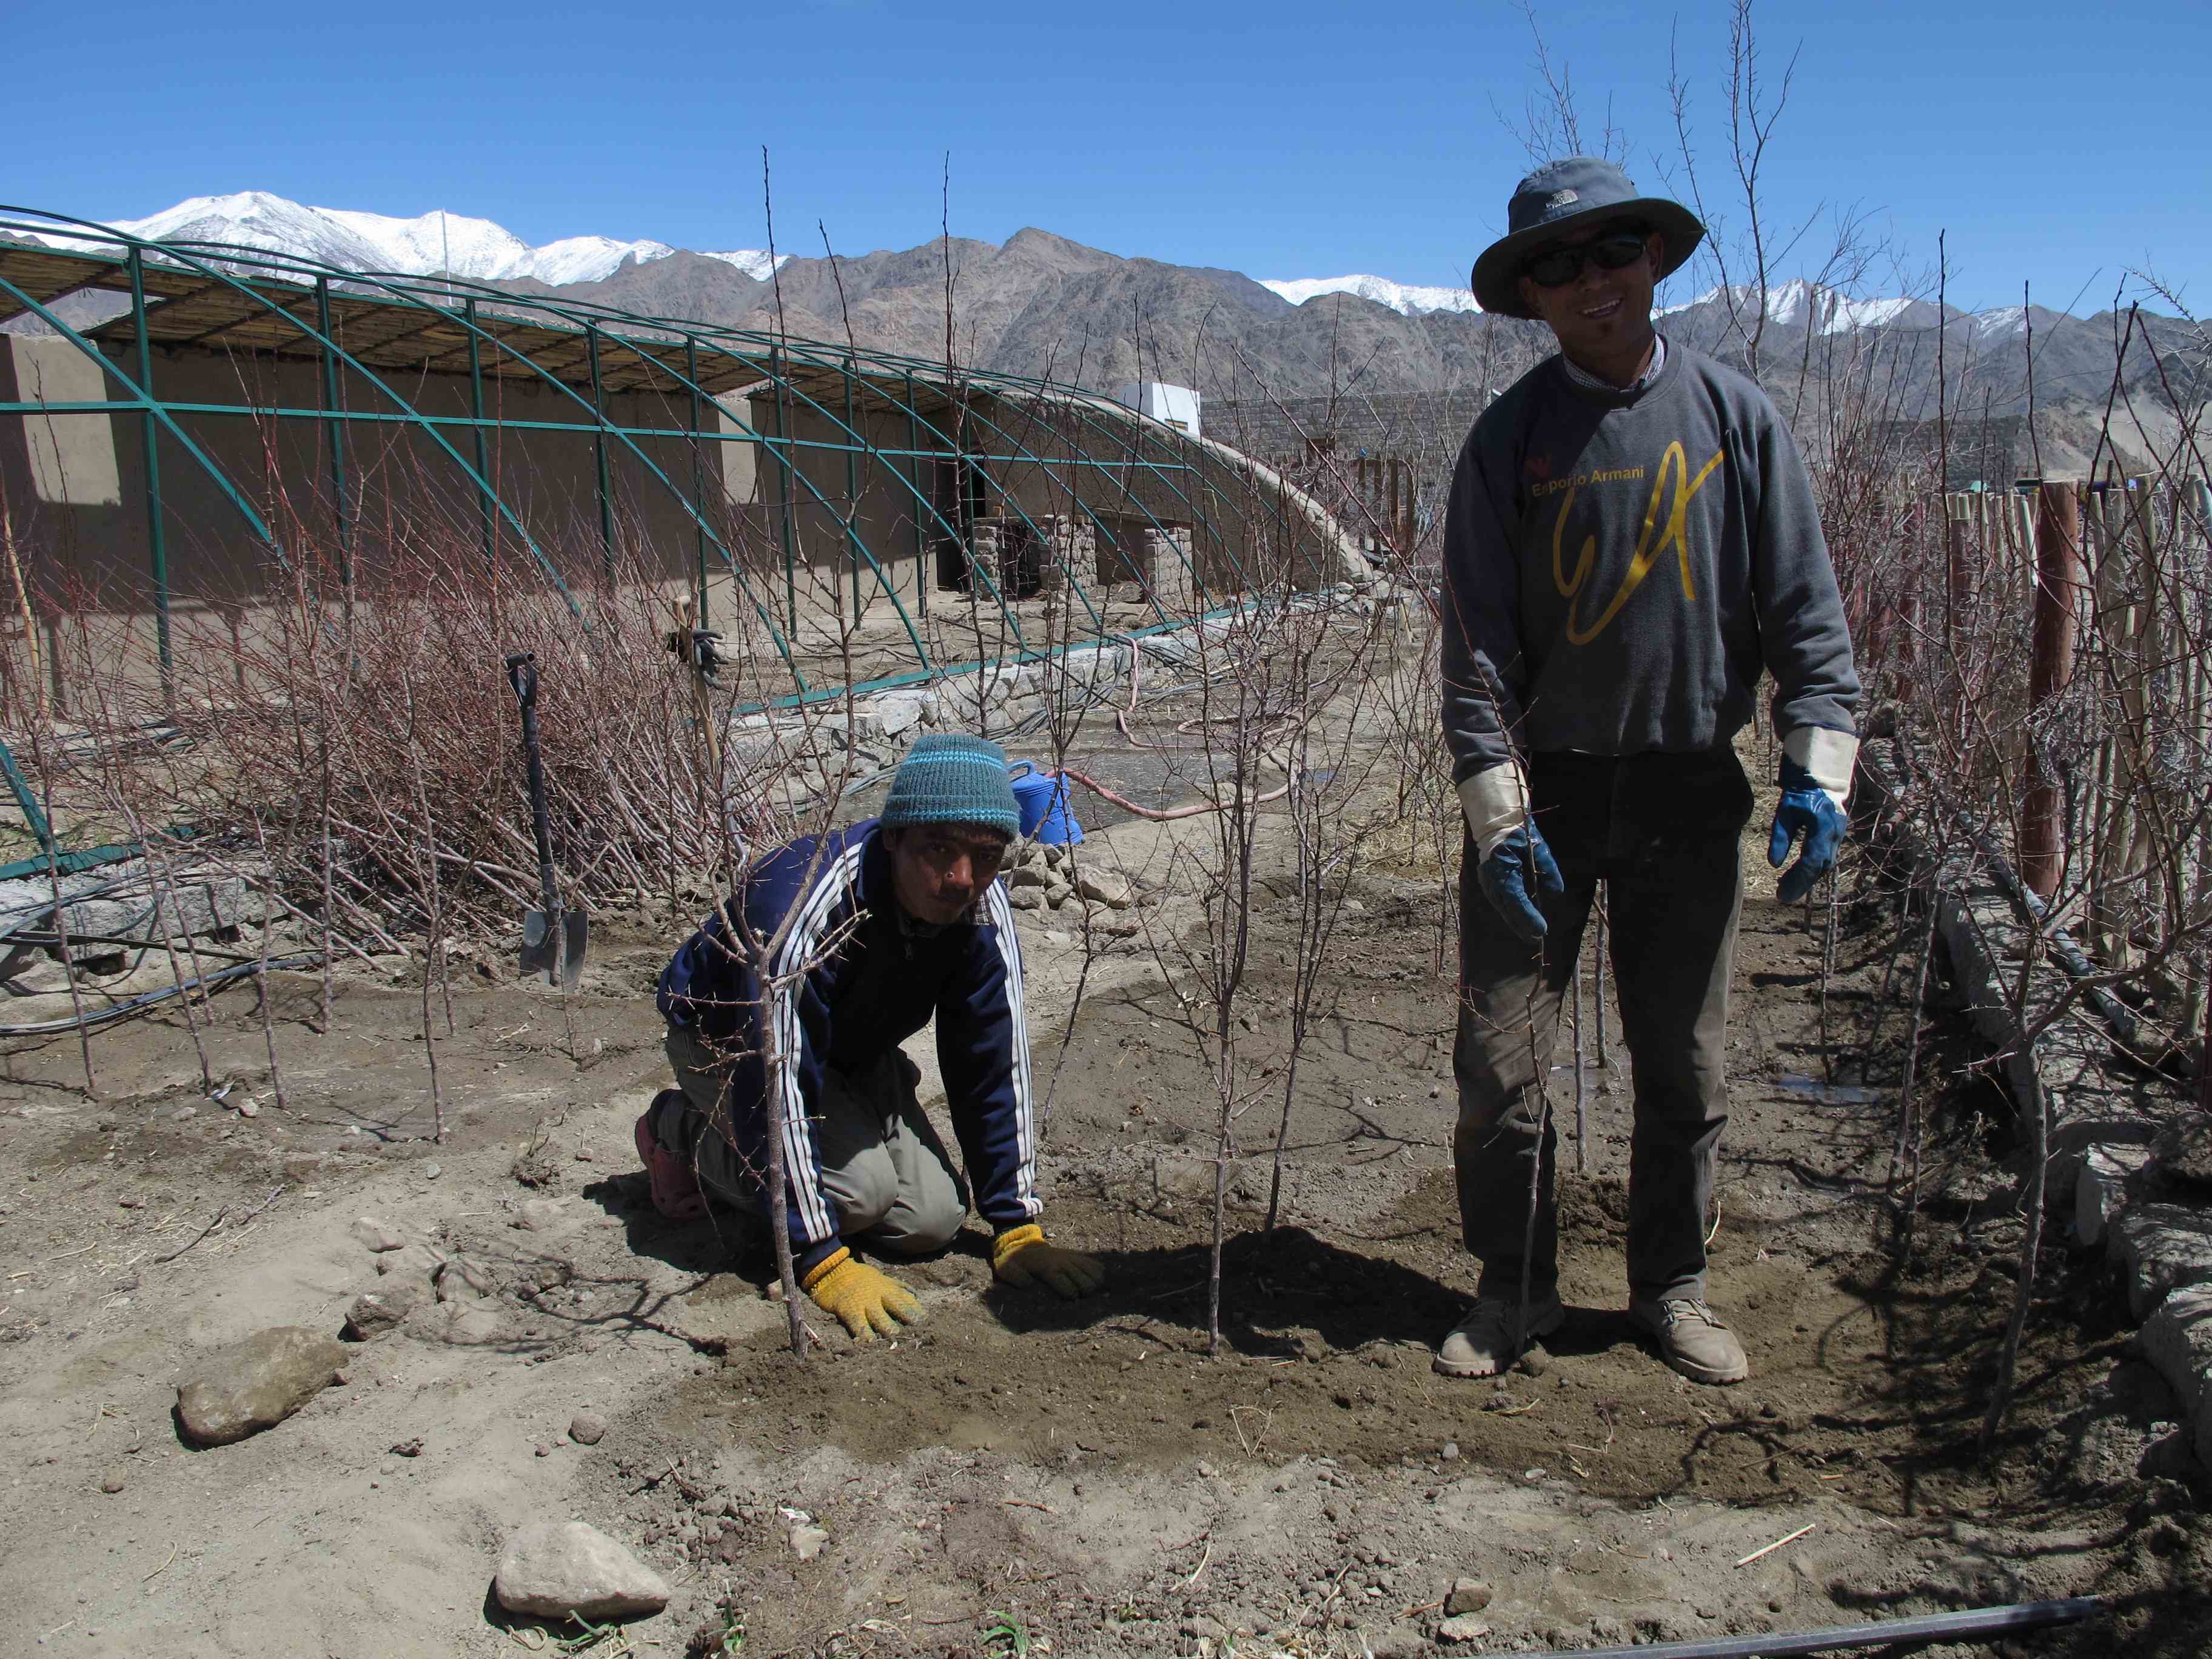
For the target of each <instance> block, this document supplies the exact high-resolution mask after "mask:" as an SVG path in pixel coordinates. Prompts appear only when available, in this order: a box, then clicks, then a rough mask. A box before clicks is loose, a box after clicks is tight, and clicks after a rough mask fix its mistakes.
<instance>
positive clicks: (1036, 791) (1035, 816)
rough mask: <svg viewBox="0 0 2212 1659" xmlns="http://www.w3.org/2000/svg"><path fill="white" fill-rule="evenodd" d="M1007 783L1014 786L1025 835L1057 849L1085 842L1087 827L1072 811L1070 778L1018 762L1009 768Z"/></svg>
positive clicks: (1024, 762)
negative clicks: (1070, 808)
mask: <svg viewBox="0 0 2212 1659" xmlns="http://www.w3.org/2000/svg"><path fill="white" fill-rule="evenodd" d="M1006 781H1007V782H1008V783H1010V784H1012V786H1013V789H1014V805H1015V807H1016V809H1017V810H1018V811H1020V813H1021V815H1022V834H1024V836H1029V837H1030V839H1032V840H1035V841H1041V842H1048V843H1050V844H1052V845H1054V846H1068V845H1072V844H1073V843H1074V842H1079V841H1081V840H1082V839H1083V826H1082V825H1081V824H1079V823H1077V822H1076V821H1075V814H1074V813H1073V811H1070V810H1069V808H1068V805H1067V780H1066V779H1065V778H1063V777H1060V776H1058V775H1054V774H1053V773H1049V772H1040V771H1038V770H1037V769H1036V767H1034V766H1032V765H1030V763H1029V762H1027V761H1015V762H1013V763H1011V764H1010V765H1008V766H1007V768H1006Z"/></svg>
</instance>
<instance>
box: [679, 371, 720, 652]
mask: <svg viewBox="0 0 2212 1659" xmlns="http://www.w3.org/2000/svg"><path fill="white" fill-rule="evenodd" d="M684 379H685V380H687V381H689V382H690V386H691V516H692V517H693V518H694V519H695V520H697V521H698V536H697V540H698V544H699V550H698V551H699V572H698V580H699V626H700V628H701V629H709V628H712V627H713V626H714V624H713V623H710V622H708V620H707V493H706V487H705V483H704V482H703V480H702V477H701V476H700V474H701V471H702V467H701V461H700V453H699V444H700V438H699V428H700V422H702V421H704V420H705V419H706V415H705V413H704V412H703V406H702V403H701V400H700V397H699V342H698V341H697V340H696V338H695V337H692V336H691V335H689V334H687V335H685V336H684ZM714 459H715V461H716V462H717V464H719V463H720V460H721V459H722V452H721V449H720V447H719V446H718V447H716V448H715V451H714Z"/></svg>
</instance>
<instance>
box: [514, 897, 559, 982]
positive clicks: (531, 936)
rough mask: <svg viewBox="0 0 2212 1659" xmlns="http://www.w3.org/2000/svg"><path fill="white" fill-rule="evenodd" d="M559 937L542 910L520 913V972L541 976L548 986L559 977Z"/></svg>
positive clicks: (526, 974)
mask: <svg viewBox="0 0 2212 1659" xmlns="http://www.w3.org/2000/svg"><path fill="white" fill-rule="evenodd" d="M560 945H561V941H560V937H559V935H558V934H556V933H555V932H554V931H553V927H552V923H551V920H550V918H549V917H548V916H547V915H546V914H545V912H544V911H543V910H525V911H524V912H523V913H522V971H523V974H524V975H525V976H528V975H532V974H543V975H545V980H546V982H547V983H548V984H551V983H553V982H554V981H556V979H557V978H558V977H559V975H560V968H561V964H560Z"/></svg>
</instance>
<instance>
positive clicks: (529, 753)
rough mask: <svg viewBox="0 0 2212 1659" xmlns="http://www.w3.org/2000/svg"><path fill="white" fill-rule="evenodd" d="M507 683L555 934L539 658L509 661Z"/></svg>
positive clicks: (542, 887) (557, 921) (541, 883)
mask: <svg viewBox="0 0 2212 1659" xmlns="http://www.w3.org/2000/svg"><path fill="white" fill-rule="evenodd" d="M507 684H510V685H512V686H513V688H514V696H515V701H516V702H520V704H521V705H522V748H523V753H524V757H525V758H526V759H527V761H528V762H529V763H530V828H531V829H532V832H534V833H535V835H536V836H537V838H538V890H539V893H540V894H541V896H543V898H544V904H545V914H546V915H547V917H548V918H549V919H550V921H551V923H552V927H553V928H554V930H555V932H556V933H557V932H558V931H559V928H560V926H561V895H560V892H559V890H558V889H556V887H555V886H554V884H553V826H552V824H551V823H550V822H549V821H548V819H547V817H546V814H545V763H544V762H543V761H541V760H540V759H539V758H538V659H537V657H536V656H535V655H534V654H533V653H529V652H522V653H518V654H516V655H514V656H512V657H509V658H508V659H507Z"/></svg>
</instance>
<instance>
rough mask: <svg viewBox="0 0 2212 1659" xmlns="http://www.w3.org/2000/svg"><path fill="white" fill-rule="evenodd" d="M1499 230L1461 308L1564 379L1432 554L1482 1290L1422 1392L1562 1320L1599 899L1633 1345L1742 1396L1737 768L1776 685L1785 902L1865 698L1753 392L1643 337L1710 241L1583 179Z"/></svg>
mask: <svg viewBox="0 0 2212 1659" xmlns="http://www.w3.org/2000/svg"><path fill="white" fill-rule="evenodd" d="M1506 219H1507V225H1508V234H1506V235H1505V236H1504V238H1502V239H1501V240H1498V242H1496V243H1494V244H1492V246H1490V247H1489V248H1487V249H1486V250H1485V251H1484V252H1483V254H1482V257H1481V258H1480V259H1478V260H1477V261H1476V262H1475V266H1474V279H1473V283H1474V294H1475V298H1476V299H1477V300H1478V301H1480V302H1481V305H1482V307H1483V309H1484V310H1486V311H1491V312H1496V313H1502V314H1504V315H1506V316H1510V317H1525V318H1531V319H1541V321H1542V322H1543V323H1544V324H1545V325H1547V326H1548V327H1549V328H1550V329H1551V331H1552V332H1553V335H1554V336H1555V337H1557V339H1558V341H1559V355H1558V356H1554V357H1551V358H1547V360H1546V361H1544V362H1541V363H1540V364H1538V365H1537V366H1536V367H1535V368H1533V369H1531V370H1530V371H1529V372H1528V374H1525V375H1523V376H1522V378H1521V379H1520V380H1518V381H1517V382H1516V383H1515V385H1514V386H1512V387H1511V388H1510V390H1508V391H1507V392H1505V393H1504V395H1503V396H1502V397H1500V398H1498V400H1497V401H1496V402H1495V403H1493V404H1491V405H1490V407H1489V408H1488V409H1487V410H1486V411H1485V412H1484V414H1483V416H1482V418H1481V419H1480V420H1479V421H1478V422H1475V427H1474V431H1473V432H1472V433H1470V434H1469V435H1468V441H1467V444H1466V447H1464V448H1463V449H1462V451H1461V452H1460V458H1459V465H1458V468H1457V471H1455V474H1454V476H1453V479H1452V491H1451V501H1450V506H1449V514H1448V517H1447V519H1446V521H1445V526H1444V551H1443V612H1444V635H1443V720H1444V736H1445V738H1446V741H1447V742H1448V743H1449V745H1450V748H1451V751H1452V761H1453V767H1452V771H1453V776H1454V779H1455V781H1456V782H1457V784H1458V787H1459V794H1460V799H1461V802H1462V805H1463V806H1464V808H1465V810H1466V816H1467V835H1466V840H1465V851H1464V853H1463V854H1462V879H1461V883H1460V895H1461V900H1460V905H1461V913H1460V987H1461V988H1460V1009H1459V1033H1458V1039H1457V1042H1456V1044H1455V1050H1454V1054H1453V1066H1454V1070H1455V1073H1457V1078H1458V1083H1459V1098H1460V1115H1459V1123H1458V1127H1457V1128H1456V1130H1455V1133H1454V1135H1453V1141H1452V1152H1453V1158H1454V1162H1455V1165H1456V1167H1457V1170H1458V1176H1459V1195H1460V1210H1461V1216H1462V1222H1463V1225H1464V1227H1465V1232H1466V1238H1467V1245H1468V1249H1469V1250H1470V1251H1471V1252H1473V1253H1474V1255H1477V1256H1479V1257H1480V1258H1481V1262H1482V1276H1481V1280H1480V1285H1479V1287H1478V1289H1477V1291H1476V1300H1475V1303H1474V1307H1473V1308H1472V1309H1471V1310H1469V1311H1468V1316H1467V1317H1466V1318H1465V1319H1464V1320H1463V1321H1462V1322H1461V1323H1460V1324H1459V1326H1458V1327H1457V1328H1455V1329H1454V1330H1453V1331H1452V1332H1451V1333H1450V1334H1449V1335H1448V1336H1447V1337H1446V1338H1445V1339H1444V1340H1443V1344H1442V1346H1440V1347H1439V1348H1438V1349H1437V1356H1436V1369H1437V1370H1439V1371H1442V1372H1444V1373H1446V1374H1447V1375H1449V1376H1490V1375H1492V1373H1494V1372H1497V1371H1499V1370H1504V1368H1505V1367H1506V1366H1507V1365H1509V1364H1511V1363H1512V1362H1513V1360H1514V1359H1515V1358H1516V1356H1517V1355H1518V1354H1519V1352H1521V1350H1522V1348H1523V1347H1524V1346H1526V1345H1527V1344H1528V1342H1529V1341H1530V1340H1533V1339H1534V1338H1536V1337H1540V1336H1542V1335H1545V1334H1547V1333H1549V1332H1551V1331H1553V1330H1554V1329H1556V1328H1558V1327H1559V1323H1560V1322H1561V1320H1562V1319H1563V1318H1564V1317H1565V1310H1563V1309H1562V1307H1561V1306H1560V1303H1559V1223H1558V1215H1557V1211H1556V1209H1555V1207H1554V1205H1553V1171H1554V1162H1555V1146H1556V1141H1557V1137H1556V1135H1555V1133H1553V1126H1552V1123H1551V1121H1550V1118H1549V1115H1548V1113H1547V1112H1546V1111H1545V1110H1544V1109H1543V1103H1542V1095H1541V1088H1542V1085H1543V1084H1544V1082H1545V1080H1546V1079H1547V1075H1548V1073H1549V1071H1550V1067H1551V1049H1552V1042H1553V1034H1554V1033H1555V1032H1556V1030H1557V1029H1558V1025H1559V1002H1560V998H1561V994H1562V993H1563V991H1564V990H1565V987H1566V986H1567V984H1568V983H1569V981H1570V980H1571V977H1572V975H1574V973H1575V969H1576V964H1577V960H1578V958H1579V956H1580V953H1581V945H1582V937H1583V925H1584V923H1585V922H1586V921H1588V919H1589V911H1590V905H1591V902H1592V899H1593V896H1594V895H1595V891H1596V888H1597V884H1598V883H1599V882H1600V881H1601V880H1603V881H1604V882H1606V883H1607V891H1608V894H1609V906H1610V909H1609V920H1610V921H1611V937H1612V940H1613V974H1614V978H1615V981H1616V982H1617V984H1618V986H1619V987H1620V1018H1621V1024H1622V1026H1623V1027H1624V1029H1625V1030H1626V1035H1627V1038H1628V1049H1629V1054H1630V1057H1631V1059H1632V1062H1633V1066H1634V1075H1635V1100H1636V1116H1635V1129H1634V1136H1633V1139H1632V1151H1631V1152H1630V1158H1629V1176H1628V1203H1629V1222H1628V1289H1629V1313H1630V1316H1631V1317H1632V1319H1633V1320H1634V1322H1636V1324H1637V1325H1638V1327H1640V1328H1642V1329H1643V1330H1644V1332H1646V1333H1647V1334H1649V1335H1650V1337H1651V1338H1652V1339H1653V1340H1655V1341H1656V1344H1657V1346H1658V1350H1659V1352H1660V1355H1661V1357H1662V1358H1664V1359H1665V1360H1666V1362H1667V1363H1668V1364H1669V1365H1671V1366H1673V1367H1674V1369H1675V1370H1678V1371H1680V1372H1681V1373H1682V1374H1683V1375H1684V1376H1688V1377H1690V1378H1692V1380H1694V1381H1696V1382H1699V1383H1734V1382H1737V1381H1740V1380H1741V1378H1743V1377H1744V1376H1746V1375H1747V1374H1748V1372H1747V1364H1746V1362H1745V1358H1744V1352H1743V1345H1742V1344H1741V1342H1739V1341H1738V1340H1736V1337H1735V1334H1734V1333H1732V1332H1731V1331H1729V1329H1728V1328H1727V1327H1726V1326H1725V1325H1723V1323H1722V1322H1721V1320H1720V1319H1719V1317H1718V1316H1717V1315H1715V1313H1714V1312H1713V1310H1711V1308H1710V1307H1708V1306H1707V1305H1706V1304H1705V1217H1706V1214H1707V1212H1708V1210H1709V1208H1710V1206H1711V1199H1712V1189H1713V1154H1714V1149H1715V1146H1717V1143H1718V1141H1719V1139H1720V1133H1721V1128H1722V1126H1723V1124H1724V1123H1725V1122H1726V1121H1727V1117H1728V1100H1727V1089H1726V1084H1725V1082H1724V1079H1723V1063H1724V1060H1725V1052H1724V1051H1725V1047H1726V1042H1725V1036H1726V1030H1727V1024H1728V988H1729V964H1730V959H1731V957H1732V956H1733V954H1734V949H1735V930H1736V917H1737V913H1738V911H1739V909H1740V908H1741V902H1742V896H1743V880H1742V872H1741V868H1740V866H1739V860H1738V856H1737V855H1738V848H1739V844H1740V839H1741V833H1742V830H1743V827H1744V823H1745V822H1746V820H1747V818H1748V817H1750V815H1751V803H1752V796H1751V788H1750V786H1749V784H1748V783H1747V781H1746V780H1745V778H1744V775H1743V769H1742V767H1741V765H1739V764H1738V763H1737V761H1736V757H1735V752H1734V750H1733V749H1732V748H1731V747H1730V739H1731V738H1733V737H1734V736H1735V733H1736V732H1738V731H1739V730H1741V728H1742V726H1744V724H1745V722H1746V721H1747V720H1749V719H1750V717H1751V714H1752V708H1753V702H1752V698H1753V689H1754V688H1755V686H1756V685H1757V684H1758V681H1759V675H1760V672H1761V671H1762V670H1764V671H1767V672H1770V673H1771V674H1772V675H1773V677H1774V681H1775V691H1774V702H1773V715H1774V723H1775V726H1776V729H1777V730H1778V731H1779V732H1781V734H1782V751H1783V758H1782V763H1781V783H1782V801H1781V805H1780V808H1779V810H1778V811H1777V812H1776V814H1775V819H1774V827H1773V832H1772V835H1771V840H1770V844H1769V847H1768V853H1767V856H1768V860H1769V861H1770V862H1771V864H1773V865H1774V866H1776V867H1777V868H1779V867H1780V866H1782V864H1783V863H1784V860H1787V859H1788V857H1789V855H1790V848H1791V846H1792V845H1793V844H1794V843H1795V842H1796V841H1797V840H1798V839H1799V837H1801V836H1802V839H1803V843H1804V850H1803V852H1802V854H1801V855H1800V856H1799V858H1798V860H1797V861H1796V864H1794V865H1792V866H1790V869H1789V871H1788V872H1787V873H1785V874H1784V876H1783V878H1782V880H1781V884H1780V887H1779V891H1778V896H1779V897H1780V898H1781V900H1782V902H1784V903H1785V904H1786V903H1790V902H1795V901H1796V900H1797V899H1799V898H1802V897H1803V896H1804V895H1805V894H1806V893H1807V892H1808V891H1809V890H1811V888H1812V886H1813V884H1814V881H1815V879H1817V878H1819V876H1820V874H1821V873H1822V872H1824V871H1826V870H1827V869H1828V868H1829V867H1830V866H1831V865H1832V863H1833V861H1834V858H1835V854H1836V848H1837V847H1838V843H1839V842H1841V840H1842V837H1843V835H1844V811H1843V806H1844V796H1845V794H1846V793H1848V791H1849V789H1850V781H1851V766H1852V762H1853V759H1854V757H1856V755H1857V749H1858V739H1857V736H1856V735H1855V732H1856V727H1855V725H1854V722H1853V711H1854V710H1855V708H1857V702H1858V692H1859V685H1858V676H1857V672H1856V671H1855V670H1854V669H1853V667H1852V664H1851V646H1850V636H1849V635H1848V634H1847V633H1846V631H1845V629H1844V612H1843V605H1842V603H1841V600H1840V599H1839V598H1838V594H1837V591H1836V580H1835V574H1834V572H1833V570H1832V568H1830V565H1829V562H1828V550H1827V544H1826V541H1825V540H1824V539H1823V538H1822V536H1821V534H1820V519H1819V517H1818V515H1817V513H1816V512H1815V510H1814V499H1813V491H1812V486H1811V483H1810V480H1809V479H1808V477H1807V476H1806V471H1805V465H1804V462H1803V461H1802V459H1800V458H1799V456H1798V453H1797V449H1796V445H1795V444H1794V443H1793V442H1792V441H1790V433H1789V430H1788V428H1786V427H1784V424H1783V422H1782V419H1781V417H1780V416H1779V415H1778V414H1777V413H1776V411H1775V409H1774V406H1773V404H1771V403H1770V402H1769V401H1768V400H1767V398H1766V396H1765V393H1764V392H1761V391H1760V390H1759V388H1758V387H1757V386H1754V385H1753V383H1752V382H1751V381H1750V380H1747V379H1745V378H1744V377H1743V376H1742V375H1741V374H1737V373H1735V371H1734V370H1733V369H1729V368H1724V367H1723V366H1722V365H1721V364H1719V363H1717V362H1714V361H1713V360H1712V359H1711V358H1710V357H1707V356H1703V355H1702V354H1700V353H1699V352H1696V351H1693V350H1691V349H1689V348H1687V347H1686V346H1683V345H1680V344H1677V343H1671V342H1669V341H1668V340H1666V339H1664V338H1662V337H1660V336H1659V335H1658V334H1656V333H1655V332H1654V331H1653V329H1652V326H1651V295H1652V289H1653V287H1654V285H1655V284H1656V283H1657V282H1658V281H1659V280H1660V278H1662V277H1663V276H1667V275H1668V273H1669V272H1670V271H1673V270H1675V269H1676V268H1677V267H1678V266H1680V264H1682V263H1683V262H1684V261H1685V260H1686V259H1687V258H1689V257H1690V252H1691V250H1692V249H1693V248H1695V247H1696V246H1697V245H1698V242H1699V239H1700V238H1701V237H1703V235H1704V234H1705V227H1704V226H1703V225H1701V224H1699V222H1698V221H1697V219H1696V218H1695V217H1694V216H1692V214H1691V213H1690V212H1689V211H1688V210H1686V209H1685V208H1683V207H1682V206H1681V205H1680V204H1678V203H1674V202H1670V201H1667V200H1665V199H1663V198H1662V197H1647V196H1642V195H1639V194H1638V192H1637V190H1636V187H1635V186H1634V185H1632V184H1631V183H1630V182H1629V180H1628V179H1627V177H1626V175H1625V174H1624V173H1622V172H1621V170H1620V168H1619V167H1614V166H1613V165H1612V164H1611V163H1610V162H1607V161H1597V160H1593V159H1591V158H1590V157H1588V156H1577V157H1575V158H1573V159H1571V160H1569V161H1557V162H1553V163H1552V164H1551V165H1549V166H1547V167H1542V168H1540V169H1539V170H1538V171H1536V172H1535V173H1531V174H1530V175H1529V176H1528V178H1526V179H1522V181H1521V183H1520V185H1519V186H1518V187H1517V188H1516V190H1515V191H1514V193H1513V196H1512V199H1511V201H1510V204H1509V205H1508V207H1507V210H1506ZM1532 1025H1533V1030H1532V1029H1531V1028H1532ZM1532 1162H1533V1165H1534V1167H1532ZM1532 1195H1533V1201H1534V1214H1533V1215H1531V1213H1530V1205H1531V1201H1532ZM1524 1286H1525V1291H1526V1297H1525V1304H1524V1299H1523V1290H1524ZM1524 1305H1525V1309H1526V1313H1525V1317H1524V1314H1523V1308H1524Z"/></svg>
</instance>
